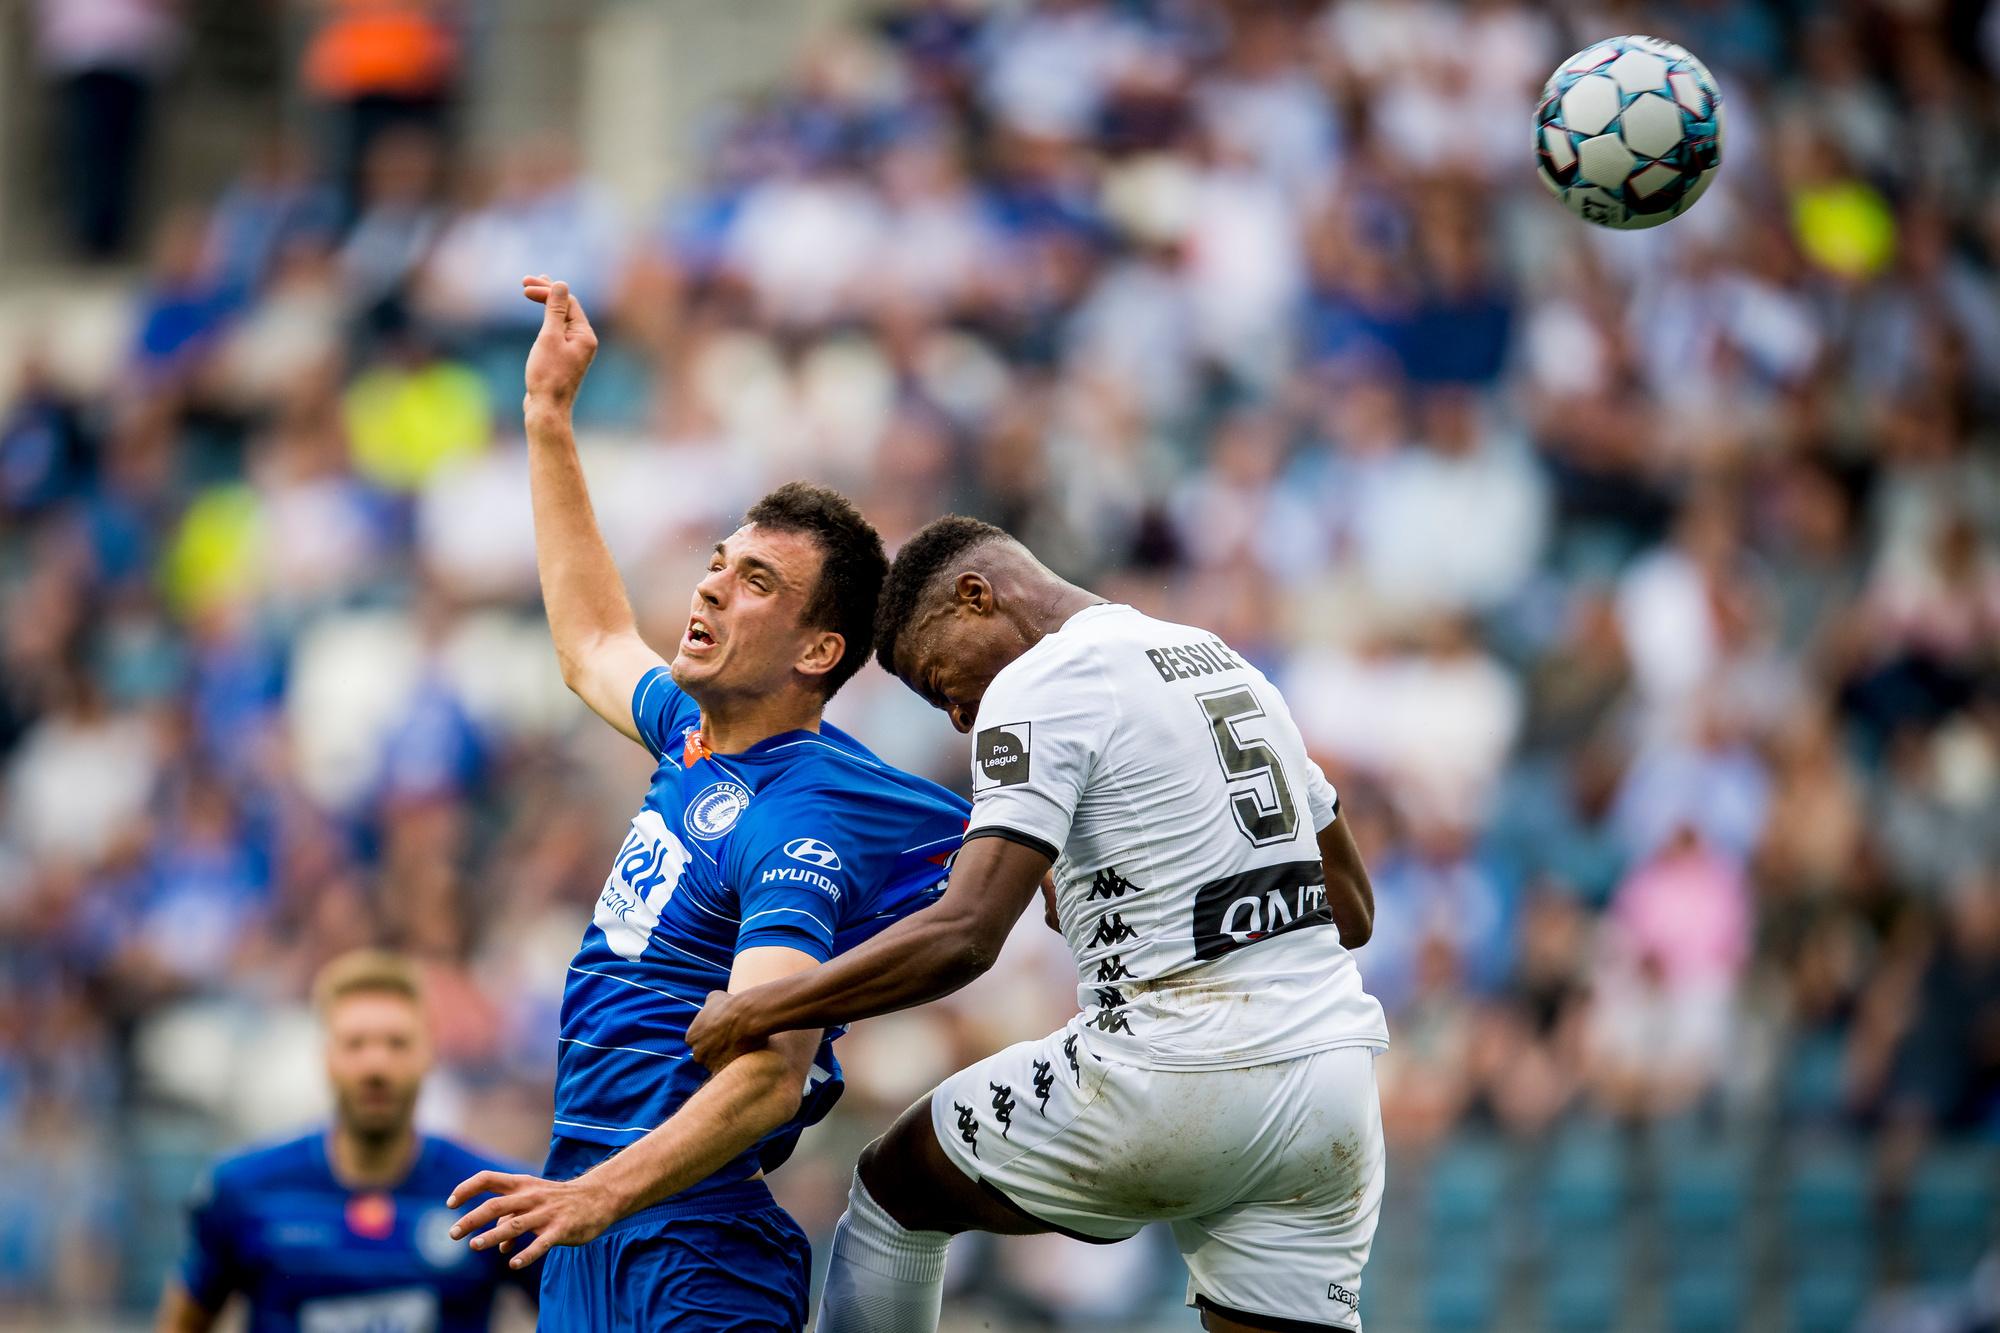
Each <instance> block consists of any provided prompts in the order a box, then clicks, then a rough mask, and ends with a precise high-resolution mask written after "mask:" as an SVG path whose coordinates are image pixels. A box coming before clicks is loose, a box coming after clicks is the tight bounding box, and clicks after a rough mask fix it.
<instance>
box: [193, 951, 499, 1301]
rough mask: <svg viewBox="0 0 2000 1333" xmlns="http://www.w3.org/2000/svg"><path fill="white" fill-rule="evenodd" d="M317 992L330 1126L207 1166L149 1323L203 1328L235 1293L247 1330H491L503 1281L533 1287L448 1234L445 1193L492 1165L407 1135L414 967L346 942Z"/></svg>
mask: <svg viewBox="0 0 2000 1333" xmlns="http://www.w3.org/2000/svg"><path fill="white" fill-rule="evenodd" d="M313 998H314V1002H315V1004H316V1006H317V1008H318V1010H319V1015H320V1020H321V1022H322V1023H323V1024H324V1025H325V1027H326V1075H327V1081H328V1082H329V1083H331V1084H332V1085H333V1124H332V1125H331V1126H330V1127H328V1128H326V1129H323V1130H315V1131H314V1132H313V1133H311V1134H308V1135H306V1136H305V1137H304V1138H300V1139H294V1140H292V1141H291V1142H289V1143H281V1144H278V1145H276V1146H275V1147H269V1148H260V1149H256V1150H254V1151H251V1152H247V1153H243V1154H241V1155H239V1156H236V1157H231V1158H228V1159H226V1160H224V1161H223V1162H221V1163H219V1164H218V1165H217V1166H216V1167H215V1169H214V1170H213V1171H212V1172H211V1173H210V1175H209V1177H208V1179H207V1180H206V1181H205V1182H204V1183H203V1185H202V1187H201V1189H200V1191H199V1193H198V1195H197V1198H196V1201H195V1203H194V1206H193V1208H192V1210H191V1218H190V1222H191V1227H190V1234H189V1237H188V1247H187V1255H186V1258H185V1259H184V1260H183V1261H182V1263H181V1267H180V1271H179V1273H178V1274H176V1275H175V1276H174V1277H172V1278H170V1279H168V1282H167V1289H166V1295H165V1297H164V1298H163V1299H162V1300H161V1302H160V1310H159V1316H158V1320H157V1323H156V1325H155V1326H156V1328H157V1329H158V1330H159V1331H160V1333H201V1331H202V1330H206V1329H208V1328H211V1327H213V1326H214V1325H215V1323H216V1320H217V1318H218V1317H219V1316H220V1315H221V1313H222V1310H223V1307H224V1305H226V1304H227V1303H228V1301H229V1298H230V1297H231V1296H232V1295H239V1294H240V1295H241V1296H242V1297H243V1299H244V1303H245V1304H246V1305H247V1306H248V1309H249V1317H250V1318H249V1328H250V1330H251V1333H291V1331H292V1330H298V1331H299V1333H345V1331H346V1330H362V1329H365V1330H367V1331H368V1333H472V1331H473V1330H477V1329H484V1328H487V1327H488V1326H489V1324H490V1323H491V1321H492V1313H493V1306H494V1296H495V1295H496V1293H498V1292H499V1291H500V1289H501V1288H503V1287H508V1286H512V1287H515V1288H517V1289H519V1290H521V1291H522V1292H524V1293H528V1295H529V1299H532V1291H533V1286H532V1283H531V1282H529V1281H527V1280H525V1278H524V1276H523V1275H522V1274H520V1273H515V1272H512V1271H510V1270H509V1269H508V1268H507V1266H506V1265H505V1264H504V1263H503V1262H501V1261H500V1260H499V1259H498V1258H497V1257H496V1256H493V1255H484V1254H468V1253H467V1252H466V1250H465V1248H464V1247H463V1246H460V1245H457V1244H454V1243H453V1242H452V1238H451V1225H452V1222H453V1220H454V1217H455V1215H454V1214H453V1213H452V1212H451V1210H449V1209H447V1208H445V1207H443V1206H442V1198H443V1195H444V1194H445V1193H446V1192H447V1191H448V1190H450V1188H451V1187H452V1186H453V1185H454V1184H456V1183H457V1182H458V1181H460V1180H463V1179H464V1178H465V1177H466V1175H467V1174H468V1173H470V1172H474V1171H480V1170H485V1169H488V1168H497V1167H499V1166H500V1165H501V1164H500V1163H498V1162H496V1161H494V1160H493V1159H492V1158H491V1157H488V1156H487V1155H486V1154H484V1153H478V1152H474V1151H472V1150H471V1149H469V1148H464V1147H461V1146H460V1145H458V1144H456V1143H453V1142H451V1141H450V1140H448V1139H441V1138H436V1137H434V1136H431V1135H428V1134H419V1133H418V1132H417V1129H416V1108H417V1094H418V1092H419V1091H420V1090H421V1088H422V1086H423V1081H424V1075H425V1074H426V1073H427V1072H428V1071H429V1069H430V1065H431V1042H430V1034H429V1032H428V1030H427V1029H426V1027H425V1024H424V1016H423V1000H422V994H421V992H420V990H419V989H418V983H417V974H416V971H415V969H414V968H413V967H412V966H411V965H410V963H409V962H408V961H407V960H405V959H403V958H400V957H397V956H396V955H393V954H385V953H378V952H375V951H373V950H364V951H361V952H357V953H351V954H345V955H342V956H341V957H339V958H336V959H334V960H333V961H332V962H331V963H329V964H327V966H326V968H325V970H324V971H322V972H321V973H320V976H319V979H318V981H317V982H316V983H315V985H314V995H313Z"/></svg>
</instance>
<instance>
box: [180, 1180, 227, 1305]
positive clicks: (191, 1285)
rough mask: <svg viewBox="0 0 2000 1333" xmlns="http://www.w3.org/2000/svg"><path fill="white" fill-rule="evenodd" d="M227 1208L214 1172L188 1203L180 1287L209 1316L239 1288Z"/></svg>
mask: <svg viewBox="0 0 2000 1333" xmlns="http://www.w3.org/2000/svg"><path fill="white" fill-rule="evenodd" d="M230 1212H231V1210H230V1206H229V1201H228V1199H227V1198H226V1197H225V1196H224V1195H223V1193H222V1191H221V1187H220V1185H219V1183H218V1179H217V1175H216V1173H215V1172H212V1171H211V1172H210V1173H208V1174H207V1175H205V1176H204V1177H203V1178H202V1180H201V1183H200V1184H198V1185H196V1186H195V1189H194V1192H193V1194H192V1195H191V1196H190V1197H189V1199H188V1206H187V1222H188V1236H187V1249H186V1251H185V1252H184V1253H183V1254H182V1256H181V1264H180V1280H181V1286H182V1287H183V1288H185V1289H186V1291H187V1294H188V1295H189V1297H191V1298H192V1299H193V1300H194V1303H195V1304H196V1305H199V1306H200V1307H201V1308H202V1309H204V1310H207V1311H208V1312H210V1313H211V1314H213V1313H215V1312H216V1311H219V1310H220V1309H222V1305H223V1302H225V1301H227V1300H228V1299H229V1297H230V1294H231V1293H233V1292H234V1291H235V1290H236V1289H237V1288H238V1287H239V1286H241V1285H242V1281H241V1276H240V1270H239V1267H238V1263H237V1251H236V1228H235V1226H234V1225H233V1224H232V1223H231V1221H230Z"/></svg>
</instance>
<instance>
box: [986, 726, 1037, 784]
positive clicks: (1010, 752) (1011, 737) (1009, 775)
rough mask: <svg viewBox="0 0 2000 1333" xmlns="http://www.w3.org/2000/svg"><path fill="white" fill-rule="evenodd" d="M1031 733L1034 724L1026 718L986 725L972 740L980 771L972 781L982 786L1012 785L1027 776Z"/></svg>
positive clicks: (1032, 734) (1031, 739)
mask: <svg viewBox="0 0 2000 1333" xmlns="http://www.w3.org/2000/svg"><path fill="white" fill-rule="evenodd" d="M1033 737H1034V724H1033V723H1029V722H1008V723H1005V724H1003V725H1001V726H997V727H987V728H985V729H984V730H982V731H981V732H980V733H979V737H978V739H977V740H975V741H974V742H973V746H972V753H973V757H974V761H975V763H976V764H977V765H978V769H979V771H978V772H977V773H976V774H975V775H974V781H973V785H974V786H975V787H977V788H979V789H981V790H985V789H986V788H989V787H1012V786H1014V785H1015V784H1017V783H1022V782H1026V781H1027V780H1028V771H1029V759H1030V756H1029V753H1028V749H1029V746H1030V744H1031V743H1032V741H1033Z"/></svg>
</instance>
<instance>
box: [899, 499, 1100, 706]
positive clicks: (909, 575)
mask: <svg viewBox="0 0 2000 1333" xmlns="http://www.w3.org/2000/svg"><path fill="white" fill-rule="evenodd" d="M1064 591H1073V590H1071V589H1069V585H1068V584H1066V583H1064V582H1063V581H1062V580H1061V579H1059V578H1057V577H1056V576H1055V575H1054V574H1052V573H1051V572H1049V570H1048V569H1047V567H1045V566H1044V565H1043V564H1042V563H1041V562H1040V561H1039V560H1037V559H1035V557H1034V556H1033V555H1032V554H1031V553H1030V552H1029V550H1028V548H1027V547H1025V546H1023V545H1021V543H1019V542H1017V541H1015V540H1014V539H1013V538H1012V537H1010V536H1008V535H1007V533H1006V532H1005V531H1003V530H1002V529H1000V528H996V527H994V526H993V525H992V524H991V523H982V522H980V521H979V520H978V519H976V518H967V517H965V516H964V515H963V514H946V515H945V516H944V517H943V518H939V519H933V520H932V521H931V522H929V523H927V524H925V525H924V526H923V527H922V528H920V529H918V531H917V533H916V534H915V535H914V536H912V537H911V538H910V539H909V540H908V541H906V542H904V543H903V547H902V549H901V550H899V551H898V552H896V563H895V564H893V565H891V566H890V567H889V578H888V580H887V582H885V583H884V584H883V585H882V609H881V611H880V612H879V613H877V615H876V618H875V656H876V660H878V661H880V662H881V664H882V669H883V670H885V671H887V672H889V674H891V675H893V676H895V677H897V678H898V679H900V680H901V681H902V682H903V683H904V684H905V685H908V686H909V687H910V688H911V689H913V690H915V691H916V692H917V693H918V694H920V695H922V696H923V697H924V698H925V699H927V700H929V701H930V702H931V704H933V705H934V706H936V707H938V708H941V709H943V710H944V711H945V714H946V716H948V717H950V718H951V724H952V726H954V727H956V728H958V729H959V730H960V731H961V732H969V731H971V730H972V723H973V719H974V718H975V717H977V716H978V713H979V701H980V699H981V698H983V697H984V696H985V694H986V687H987V686H988V685H990V684H992V683H993V678H994V677H995V676H997V675H999V674H1000V669H1001V668H1002V667H1004V666H1006V665H1007V664H1008V663H1009V662H1011V661H1013V660H1014V659H1015V658H1017V657H1019V656H1020V655H1021V654H1022V653H1025V652H1026V651H1028V649H1030V648H1032V647H1033V646H1034V645H1035V644H1036V643H1037V642H1038V641H1039V640H1040V639H1041V636H1042V635H1043V634H1044V633H1045V632H1047V630H1048V629H1050V628H1052V626H1049V625H1045V624H1043V623H1042V616H1041V612H1043V611H1044V610H1046V608H1047V605H1048V604H1049V603H1050V601H1051V600H1052V599H1053V598H1054V597H1056V596H1059V595H1060V594H1061V593H1062V592H1064Z"/></svg>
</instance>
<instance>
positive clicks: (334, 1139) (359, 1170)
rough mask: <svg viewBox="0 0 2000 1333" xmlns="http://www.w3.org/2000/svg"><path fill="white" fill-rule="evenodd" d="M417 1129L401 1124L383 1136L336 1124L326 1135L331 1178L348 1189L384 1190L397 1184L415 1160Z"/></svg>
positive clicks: (408, 1171)
mask: <svg viewBox="0 0 2000 1333" xmlns="http://www.w3.org/2000/svg"><path fill="white" fill-rule="evenodd" d="M418 1147H419V1145H418V1142H417V1130H416V1126H415V1125H405V1126H403V1127H402V1128H401V1129H400V1130H397V1131H395V1132H393V1133H390V1134H386V1135H377V1134H357V1133H355V1132H354V1131H353V1130H351V1129H349V1128H348V1127H346V1126H345V1125H340V1124H336V1125H335V1126H334V1127H333V1132H332V1133H330V1134H328V1135H327V1145H326V1148H327V1160H328V1162H329V1164H330V1165H331V1166H332V1167H333V1177H334V1179H335V1180H338V1181H339V1182H340V1183H341V1184H342V1185H345V1186H346V1187H347V1188H348V1189H356V1190H359V1189H388V1188H390V1187H392V1186H395V1185H399V1184H401V1183H402V1181H403V1177H405V1176H407V1175H409V1174H410V1168H411V1167H412V1166H414V1165H415V1164H416V1160H417V1150H418Z"/></svg>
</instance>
